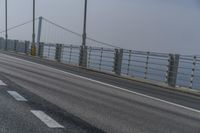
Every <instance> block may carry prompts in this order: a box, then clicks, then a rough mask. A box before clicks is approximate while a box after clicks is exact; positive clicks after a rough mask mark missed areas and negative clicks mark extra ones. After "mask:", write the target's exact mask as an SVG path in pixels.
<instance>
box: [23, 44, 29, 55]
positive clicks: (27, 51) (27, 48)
mask: <svg viewBox="0 0 200 133" xmlns="http://www.w3.org/2000/svg"><path fill="white" fill-rule="evenodd" d="M29 44H30V42H29V41H25V46H24V53H25V54H27V55H28V54H29Z"/></svg>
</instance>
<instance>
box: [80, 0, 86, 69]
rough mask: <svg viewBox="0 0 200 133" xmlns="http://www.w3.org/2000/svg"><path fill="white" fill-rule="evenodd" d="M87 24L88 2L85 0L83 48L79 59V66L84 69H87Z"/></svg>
mask: <svg viewBox="0 0 200 133" xmlns="http://www.w3.org/2000/svg"><path fill="white" fill-rule="evenodd" d="M86 22H87V0H85V6H84V20H83V35H82V46H81V50H80V59H79V65H80V66H82V67H87V46H86V38H87V34H86Z"/></svg>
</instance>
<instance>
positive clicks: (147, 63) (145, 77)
mask: <svg viewBox="0 0 200 133" xmlns="http://www.w3.org/2000/svg"><path fill="white" fill-rule="evenodd" d="M149 55H150V52H147V57H146V62H145V72H144V79H147V74H148V69H149Z"/></svg>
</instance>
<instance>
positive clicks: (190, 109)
mask: <svg viewBox="0 0 200 133" xmlns="http://www.w3.org/2000/svg"><path fill="white" fill-rule="evenodd" d="M3 55H5V54H3ZM5 56H8V55H5ZM8 57H9V58H12V59H15V60H19V61H23V62H27V63H30V64H34V65H38V66H42V67H47V68H49V69H52V70H56V71H59V72H62V73H65V74H68V75H71V76H74V77H78V78H81V79H85V80H88V81H92V82H94V83H98V84H101V85H105V86H109V87H112V88H116V89H118V90H122V91H125V92H128V93H132V94H136V95H139V96H142V97H146V98H149V99H152V100H155V101H160V102H163V103H167V104H170V105H173V106H176V107H180V108H183V109H186V110H189V111H192V112H197V113H200V110H197V109H194V108H190V107H186V106H183V105H180V104H176V103H172V102H169V101H166V100H162V99H159V98H155V97H152V96H148V95H145V94H142V93H138V92H135V91H131V90H127V89H125V88H122V87H118V86H114V85H111V84H107V83H104V82H101V81H98V80H94V79H91V78H87V77H83V76H80V75H77V74H73V73H70V72H66V71H63V70H59V69H56V68H53V67H49V66H46V65H42V64H38V63H35V62H31V61H27V60H23V59H19V58H16V57H13V56H8Z"/></svg>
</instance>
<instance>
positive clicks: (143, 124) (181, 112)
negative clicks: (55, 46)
mask: <svg viewBox="0 0 200 133" xmlns="http://www.w3.org/2000/svg"><path fill="white" fill-rule="evenodd" d="M13 55H15V54H13ZM15 56H16V57H18V58H15V57H13V56H10V55H6V54H0V72H1V75H3V76H5V77H6V78H7V79H9V80H10V81H12V82H15V83H17V84H18V85H20V86H21V89H20V90H21V91H22V92H24V91H25V92H26V93H24V96H25V97H26V98H29V97H30V98H32V97H34V96H32V95H35V96H37V97H39V98H38V99H39V100H42V99H44V100H45V101H47V102H48V103H51V104H53V105H52V106H56V107H58V108H59V109H61V110H62V111H63V112H65V113H66V112H67V113H70V114H73V115H74V116H76V117H78V118H80V119H81V120H83V121H85V122H86V123H90V124H91V125H92V126H95V127H97V128H99V129H102V130H104V131H105V132H111V133H122V132H123V133H130V132H131V133H132V132H137V133H140V132H150V133H155V132H162V133H167V132H174V133H179V132H180V133H188V132H194V133H199V132H200V127H199V123H200V111H199V110H200V98H199V97H197V96H194V95H190V94H185V93H181V92H177V91H172V90H167V89H163V88H162V87H155V86H152V85H148V84H142V83H139V82H134V81H130V80H125V79H121V78H118V77H114V76H112V75H105V74H102V73H97V72H94V71H89V70H85V69H81V68H77V67H70V66H66V65H62V64H60V65H57V64H56V63H55V62H51V61H44V60H43V61H41V59H39V58H31V57H27V56H23V55H15ZM20 58H21V59H20ZM26 60H29V61H26ZM30 61H32V62H37V63H41V62H42V63H43V65H41V64H37V63H32V62H30ZM33 99H34V98H33ZM34 100H36V99H34ZM17 109H18V108H17ZM56 110H57V109H56V108H55V109H53V110H51V111H52V112H56ZM62 117H63V119H64V122H63V123H62V124H63V125H64V126H66V125H65V124H66V123H65V120H67V116H65V115H63V116H62ZM69 117H72V116H69ZM58 120H59V119H58ZM86 127H88V125H86ZM96 130H97V129H96ZM97 131H99V130H97ZM99 132H100V131H99Z"/></svg>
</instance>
